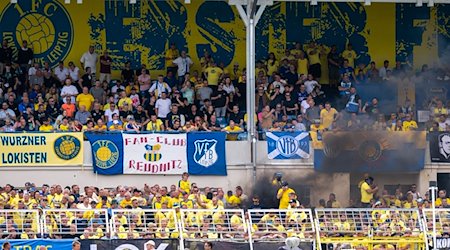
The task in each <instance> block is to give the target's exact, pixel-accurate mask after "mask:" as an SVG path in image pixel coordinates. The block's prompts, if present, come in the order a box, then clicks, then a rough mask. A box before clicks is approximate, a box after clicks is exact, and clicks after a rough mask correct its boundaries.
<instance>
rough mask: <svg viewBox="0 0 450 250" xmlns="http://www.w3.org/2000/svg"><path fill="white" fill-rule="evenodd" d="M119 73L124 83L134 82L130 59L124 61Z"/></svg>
mask: <svg viewBox="0 0 450 250" xmlns="http://www.w3.org/2000/svg"><path fill="white" fill-rule="evenodd" d="M120 75H121V77H122V81H123V82H124V83H131V82H134V71H133V70H132V69H131V62H130V61H127V62H125V65H124V67H123V69H122V72H121V73H120Z"/></svg>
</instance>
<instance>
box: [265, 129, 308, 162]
mask: <svg viewBox="0 0 450 250" xmlns="http://www.w3.org/2000/svg"><path fill="white" fill-rule="evenodd" d="M266 137H267V156H268V157H269V159H271V160H273V159H275V160H286V159H306V158H309V156H310V154H309V133H308V132H266Z"/></svg>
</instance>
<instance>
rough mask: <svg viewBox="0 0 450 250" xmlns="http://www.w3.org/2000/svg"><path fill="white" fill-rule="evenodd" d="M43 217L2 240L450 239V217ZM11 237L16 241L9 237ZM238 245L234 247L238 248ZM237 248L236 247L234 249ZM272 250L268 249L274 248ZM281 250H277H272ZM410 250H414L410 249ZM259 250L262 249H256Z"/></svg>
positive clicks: (21, 218)
mask: <svg viewBox="0 0 450 250" xmlns="http://www.w3.org/2000/svg"><path fill="white" fill-rule="evenodd" d="M431 213H432V210H431V209H424V210H423V212H422V214H421V213H419V210H418V209H384V208H380V209H315V210H314V212H313V211H312V210H311V209H286V210H279V209H255V210H252V209H250V210H248V211H247V212H245V211H244V210H242V209H220V210H213V209H210V210H208V209H181V210H180V209H165V210H157V209H87V210H81V209H44V210H40V209H37V210H0V229H1V230H0V233H1V236H2V238H7V236H8V235H12V236H14V237H17V235H20V237H18V238H21V239H38V238H53V239H58V238H72V237H73V238H75V237H78V238H80V239H89V240H96V239H127V240H132V239H149V238H153V239H160V240H164V239H178V240H179V241H180V244H181V245H189V244H193V245H198V244H199V243H198V242H199V241H226V242H234V243H242V244H249V245H250V246H251V249H253V246H254V245H255V246H257V245H258V244H260V243H264V244H265V243H268V244H281V243H282V242H284V240H285V239H286V238H290V237H295V238H298V239H299V240H300V241H301V242H304V243H305V244H306V243H308V242H309V243H310V245H316V246H317V249H322V247H327V248H328V247H330V246H333V248H335V249H336V248H339V249H369V250H370V249H381V248H385V249H389V248H390V247H395V248H397V249H425V248H427V247H428V244H427V242H430V241H427V237H428V239H430V238H431V236H432V232H433V223H435V224H436V232H437V233H438V234H437V236H438V237H444V236H445V235H448V234H450V230H449V229H450V209H436V220H435V221H433V220H432V216H431ZM10 237H11V236H10ZM234 243H233V244H234ZM230 244H231V243H230ZM268 246H269V245H268ZM271 246H275V245H271ZM408 247H409V248H408ZM255 249H256V248H255Z"/></svg>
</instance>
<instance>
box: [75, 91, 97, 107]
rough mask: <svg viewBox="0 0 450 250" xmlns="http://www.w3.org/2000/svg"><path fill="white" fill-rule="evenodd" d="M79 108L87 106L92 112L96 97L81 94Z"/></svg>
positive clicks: (78, 101)
mask: <svg viewBox="0 0 450 250" xmlns="http://www.w3.org/2000/svg"><path fill="white" fill-rule="evenodd" d="M76 100H77V103H78V107H81V106H85V107H86V110H87V111H90V110H91V107H92V103H94V96H92V95H91V94H79V95H78V96H77V99H76Z"/></svg>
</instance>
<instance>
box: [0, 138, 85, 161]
mask: <svg viewBox="0 0 450 250" xmlns="http://www.w3.org/2000/svg"><path fill="white" fill-rule="evenodd" d="M0 146H1V149H2V150H1V152H0V166H2V167H26V166H33V167H35V166H36V167H43V166H71V165H72V166H81V165H82V164H83V133H75V132H74V133H0Z"/></svg>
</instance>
